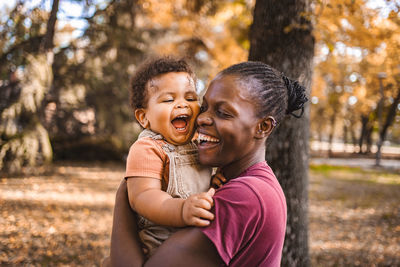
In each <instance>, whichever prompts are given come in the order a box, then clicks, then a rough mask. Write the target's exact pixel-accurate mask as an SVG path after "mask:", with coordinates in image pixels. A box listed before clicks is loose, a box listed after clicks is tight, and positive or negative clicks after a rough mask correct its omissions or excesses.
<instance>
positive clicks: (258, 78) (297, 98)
mask: <svg viewBox="0 0 400 267" xmlns="http://www.w3.org/2000/svg"><path fill="white" fill-rule="evenodd" d="M304 93H305V88H304V87H302V86H300V85H299V84H298V83H297V82H294V81H292V80H290V79H288V78H287V77H285V76H283V75H282V74H281V73H279V72H278V71H276V70H274V69H273V68H271V67H270V66H268V65H266V64H263V63H260V62H243V63H240V64H236V65H233V66H231V67H229V68H227V69H225V70H223V71H222V72H220V73H219V74H218V75H217V77H216V78H215V79H214V80H213V81H212V82H211V84H210V86H209V88H208V90H207V92H206V94H205V95H204V99H203V104H202V107H201V111H200V114H199V116H198V118H197V124H198V133H199V135H198V140H199V145H198V149H199V159H200V163H201V164H204V165H206V166H209V167H218V169H219V172H221V173H222V174H223V175H224V176H225V178H226V180H227V182H226V183H225V184H224V185H223V186H222V187H220V188H219V189H218V190H217V191H216V193H215V195H214V196H213V199H212V201H213V204H214V206H213V208H212V210H211V211H212V212H213V213H214V216H210V217H203V216H202V215H201V216H200V217H203V218H206V219H209V220H211V221H210V223H209V224H204V225H203V226H205V227H203V228H200V227H192V228H185V229H184V230H180V231H178V232H177V233H175V234H173V235H172V236H171V237H170V238H169V239H168V240H166V241H165V242H164V243H163V244H162V245H161V246H160V247H159V248H158V249H157V251H156V252H155V254H154V255H153V256H151V257H150V258H149V259H148V260H147V261H146V262H145V265H146V266H192V267H193V266H221V265H223V266H225V265H226V266H280V261H281V255H282V247H283V241H284V236H285V228H286V201H285V196H284V194H283V192H282V189H281V187H280V185H279V182H278V180H277V179H276V177H275V175H274V173H273V171H272V170H271V168H270V167H269V166H268V164H267V162H266V161H265V152H266V146H265V143H266V140H267V138H268V137H269V136H270V134H271V132H272V130H273V129H274V127H275V126H276V125H277V123H279V122H280V121H281V120H282V119H283V117H284V115H285V114H291V113H292V112H293V111H296V110H299V109H303V105H304V103H305V102H306V101H307V97H306V96H305V94H304ZM128 191H129V189H128ZM210 195H211V194H210ZM126 196H127V193H126V184H125V183H124V182H123V183H122V184H121V186H120V188H119V190H118V192H117V198H116V204H115V210H114V225H113V232H112V242H111V262H112V264H113V265H115V266H121V265H131V266H142V264H143V263H144V260H143V255H142V253H141V251H140V245H139V242H138V240H136V239H135V232H136V230H135V229H136V224H135V221H134V220H133V218H134V217H135V216H136V215H135V214H134V213H132V212H131V211H130V209H129V205H127V198H126ZM127 233H128V234H127Z"/></svg>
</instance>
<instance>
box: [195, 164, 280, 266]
mask: <svg viewBox="0 0 400 267" xmlns="http://www.w3.org/2000/svg"><path fill="white" fill-rule="evenodd" d="M214 202H215V206H214V209H215V210H214V212H215V219H214V221H212V222H211V224H210V226H208V227H206V228H202V229H201V230H202V231H203V233H204V234H205V235H206V236H207V237H208V238H209V239H210V240H211V241H212V242H213V243H214V245H215V247H216V248H217V250H218V253H219V255H220V256H221V258H222V260H223V261H224V263H225V264H226V265H228V266H280V262H281V257H282V248H283V241H284V238H285V230H286V200H285V195H284V194H283V191H282V188H281V186H280V185H279V182H278V180H277V179H276V177H275V175H274V173H273V172H272V170H271V168H270V167H269V166H268V164H267V163H266V162H265V161H263V162H260V163H257V164H255V165H253V166H251V167H250V168H248V169H247V170H246V171H245V172H243V173H242V174H241V175H240V176H239V177H237V178H235V179H233V180H231V181H229V182H228V183H226V184H225V185H224V186H223V187H222V188H220V189H218V190H217V192H216V193H215V195H214Z"/></svg>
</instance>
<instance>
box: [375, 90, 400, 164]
mask: <svg viewBox="0 0 400 267" xmlns="http://www.w3.org/2000/svg"><path fill="white" fill-rule="evenodd" d="M399 103H400V88H399V89H398V91H397V95H396V97H395V99H394V100H393V103H392V105H390V108H389V112H388V115H387V116H386V120H385V123H384V124H383V127H382V129H379V130H380V132H379V140H378V144H377V147H378V150H377V151H376V165H377V166H379V165H380V161H381V149H382V145H383V142H384V141H385V139H386V133H387V130H388V128H389V127H390V125H392V124H393V122H394V118H395V117H396V111H397V106H398V104H399Z"/></svg>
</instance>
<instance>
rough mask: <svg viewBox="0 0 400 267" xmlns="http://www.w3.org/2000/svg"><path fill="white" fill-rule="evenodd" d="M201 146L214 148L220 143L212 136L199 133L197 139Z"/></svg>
mask: <svg viewBox="0 0 400 267" xmlns="http://www.w3.org/2000/svg"><path fill="white" fill-rule="evenodd" d="M197 142H198V144H199V146H212V145H216V144H218V143H219V139H218V138H216V137H213V136H211V135H206V134H202V133H199V135H198V137H197Z"/></svg>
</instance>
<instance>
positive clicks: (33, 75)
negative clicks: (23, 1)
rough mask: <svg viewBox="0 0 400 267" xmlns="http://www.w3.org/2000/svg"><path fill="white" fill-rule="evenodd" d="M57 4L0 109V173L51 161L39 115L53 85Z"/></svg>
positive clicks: (55, 1) (27, 55)
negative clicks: (41, 35) (3, 105)
mask: <svg viewBox="0 0 400 267" xmlns="http://www.w3.org/2000/svg"><path fill="white" fill-rule="evenodd" d="M58 3H59V0H54V1H53V6H52V10H51V13H50V17H49V20H48V22H47V30H46V34H45V35H44V37H43V39H42V41H41V44H40V46H39V48H38V50H37V51H33V52H32V53H31V54H30V53H26V52H25V54H26V61H27V63H26V65H25V66H24V75H23V77H22V79H21V81H17V82H16V84H15V85H13V86H12V87H10V88H9V89H10V90H11V91H13V92H14V94H13V95H14V96H13V98H14V102H11V101H7V102H6V103H7V105H6V106H5V107H4V108H2V110H0V117H1V118H2V120H1V121H0V135H1V137H0V138H1V139H0V171H5V172H8V173H18V172H21V171H22V167H25V166H29V167H34V166H38V165H42V164H44V163H48V162H51V160H52V157H53V154H52V148H51V144H50V141H49V136H48V132H47V130H46V129H45V128H44V127H43V125H42V123H41V117H42V116H41V115H42V114H43V104H44V101H43V100H44V99H45V96H46V94H47V93H48V92H49V90H50V87H51V85H52V82H53V72H52V63H53V55H54V53H53V51H52V48H53V39H54V32H55V24H56V20H57V11H58ZM10 96H11V95H10ZM7 100H9V99H7ZM10 100H11V99H10Z"/></svg>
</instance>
